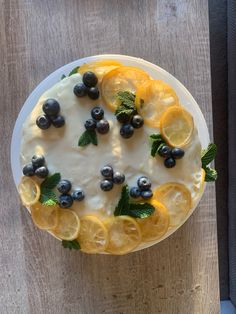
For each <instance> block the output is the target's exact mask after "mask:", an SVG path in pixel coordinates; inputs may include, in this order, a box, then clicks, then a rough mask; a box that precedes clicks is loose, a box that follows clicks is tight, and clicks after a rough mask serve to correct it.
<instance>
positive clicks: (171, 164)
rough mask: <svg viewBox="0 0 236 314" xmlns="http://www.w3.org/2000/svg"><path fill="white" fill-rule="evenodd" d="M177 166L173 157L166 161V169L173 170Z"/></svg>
mask: <svg viewBox="0 0 236 314" xmlns="http://www.w3.org/2000/svg"><path fill="white" fill-rule="evenodd" d="M175 164H176V161H175V159H174V158H172V157H168V158H166V159H165V161H164V165H165V167H166V168H173V167H174V166H175Z"/></svg>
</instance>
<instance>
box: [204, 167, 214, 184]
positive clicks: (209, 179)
mask: <svg viewBox="0 0 236 314" xmlns="http://www.w3.org/2000/svg"><path fill="white" fill-rule="evenodd" d="M204 170H205V172H206V176H205V181H206V182H213V181H216V179H217V171H216V170H215V169H212V168H210V167H208V166H207V167H205V168H204Z"/></svg>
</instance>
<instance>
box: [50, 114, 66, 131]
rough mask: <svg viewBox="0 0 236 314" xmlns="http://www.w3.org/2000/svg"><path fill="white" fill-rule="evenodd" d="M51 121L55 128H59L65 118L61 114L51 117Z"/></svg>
mask: <svg viewBox="0 0 236 314" xmlns="http://www.w3.org/2000/svg"><path fill="white" fill-rule="evenodd" d="M51 121H52V124H53V126H55V128H61V127H62V126H63V125H64V124H65V118H64V117H63V116H61V115H58V116H56V117H53V118H52V119H51Z"/></svg>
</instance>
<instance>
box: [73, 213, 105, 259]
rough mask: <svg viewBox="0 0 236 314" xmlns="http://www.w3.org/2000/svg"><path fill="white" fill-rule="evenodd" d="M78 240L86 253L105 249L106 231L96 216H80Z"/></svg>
mask: <svg viewBox="0 0 236 314" xmlns="http://www.w3.org/2000/svg"><path fill="white" fill-rule="evenodd" d="M78 241H79V244H80V246H81V250H82V251H84V252H86V253H99V252H103V251H105V249H106V247H107V243H108V232H107V229H106V228H105V226H104V224H103V223H102V222H101V220H99V219H98V218H97V217H95V216H92V215H86V216H83V217H81V218H80V232H79V236H78Z"/></svg>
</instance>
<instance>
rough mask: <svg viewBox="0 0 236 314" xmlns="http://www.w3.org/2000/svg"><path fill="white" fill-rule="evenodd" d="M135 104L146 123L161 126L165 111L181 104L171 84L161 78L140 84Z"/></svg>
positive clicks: (151, 125)
mask: <svg viewBox="0 0 236 314" xmlns="http://www.w3.org/2000/svg"><path fill="white" fill-rule="evenodd" d="M135 104H136V107H137V109H138V112H139V113H140V114H141V116H142V117H143V118H144V120H145V124H147V125H148V126H150V127H157V128H159V126H160V117H161V115H162V114H163V112H164V111H166V109H168V108H170V107H171V106H176V105H179V99H178V96H177V95H176V93H175V91H174V90H173V88H172V87H171V86H170V85H168V84H166V83H165V82H163V81H161V80H150V81H147V82H145V83H144V84H142V85H140V86H138V88H137V92H136V98H135Z"/></svg>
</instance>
